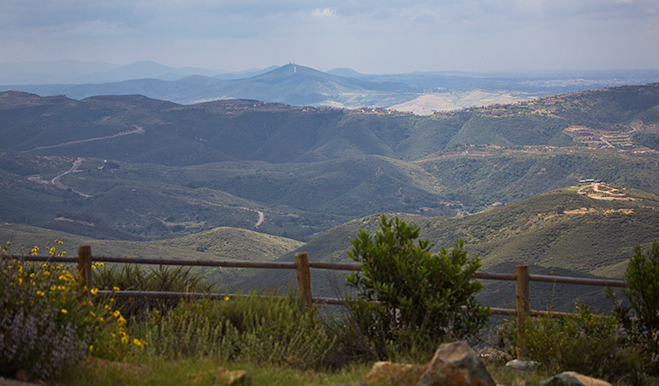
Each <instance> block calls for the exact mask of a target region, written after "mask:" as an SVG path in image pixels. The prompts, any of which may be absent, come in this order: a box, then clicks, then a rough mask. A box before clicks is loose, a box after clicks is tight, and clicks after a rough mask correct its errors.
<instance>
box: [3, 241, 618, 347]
mask: <svg viewBox="0 0 659 386" xmlns="http://www.w3.org/2000/svg"><path fill="white" fill-rule="evenodd" d="M8 257H10V258H14V259H18V260H25V261H39V262H46V261H48V262H53V263H77V266H78V271H79V273H80V275H79V276H78V277H79V287H80V292H81V295H87V294H88V293H89V291H90V290H91V289H92V288H93V278H92V262H103V263H125V264H146V265H149V264H151V265H176V266H188V267H227V268H264V269H295V270H296V274H297V283H298V293H299V297H300V299H301V300H302V301H303V302H304V304H305V305H306V306H308V307H311V306H312V305H313V303H316V304H331V305H345V300H343V299H337V298H323V297H313V293H312V290H311V268H314V269H329V270H335V271H355V272H357V271H361V266H360V265H359V264H354V263H353V264H350V263H325V262H309V259H308V255H307V253H305V252H303V253H296V254H295V262H294V263H293V262H291V263H280V262H254V261H237V260H196V259H157V258H155V259H154V258H141V257H139V258H131V257H114V256H94V255H92V252H91V246H89V245H81V246H79V247H78V257H64V256H53V257H51V256H16V255H13V256H8ZM473 277H474V279H480V280H503V281H514V282H515V294H516V308H515V309H508V308H490V312H491V313H492V314H495V315H507V316H511V317H512V316H516V318H517V326H518V328H517V333H518V339H519V342H522V343H521V344H520V346H519V347H518V348H517V357H518V358H519V359H523V358H524V357H525V355H524V345H523V342H524V329H523V328H521V326H522V325H523V324H524V322H525V320H526V319H527V318H528V317H531V316H570V315H572V314H568V313H562V312H550V311H538V310H531V308H530V298H531V297H530V287H529V282H531V281H537V282H544V283H563V284H576V285H589V286H599V287H616V288H627V283H625V282H624V281H622V280H610V279H585V278H577V277H565V276H549V275H531V274H530V273H529V267H528V265H517V266H516V267H515V273H514V274H510V273H490V272H476V273H475V274H474V276H473ZM97 294H98V295H100V296H112V297H141V298H159V299H164V298H169V299H172V298H177V299H224V298H226V297H227V296H228V297H229V298H234V297H236V296H239V295H222V294H219V293H188V292H156V291H126V290H124V291H107V290H99V291H98V292H97ZM245 296H247V295H245Z"/></svg>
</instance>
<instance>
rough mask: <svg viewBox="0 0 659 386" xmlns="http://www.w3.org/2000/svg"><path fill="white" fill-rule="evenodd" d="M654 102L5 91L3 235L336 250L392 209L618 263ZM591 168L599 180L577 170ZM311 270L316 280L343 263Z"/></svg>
mask: <svg viewBox="0 0 659 386" xmlns="http://www.w3.org/2000/svg"><path fill="white" fill-rule="evenodd" d="M658 106H659V84H648V85H644V86H623V87H616V88H610V89H601V90H591V91H581V92H578V93H572V94H560V95H556V96H552V97H542V98H538V99H535V100H531V101H522V102H518V103H512V104H501V105H492V106H487V107H469V108H466V109H463V110H456V111H451V112H438V113H434V114H430V115H425V116H419V115H414V114H410V113H408V112H401V111H396V110H390V109H382V108H367V107H363V108H359V109H354V110H350V109H338V108H330V107H311V106H305V107H300V106H294V105H287V104H283V103H274V102H270V103H265V102H260V101H257V100H240V99H232V100H220V101H213V102H207V103H199V104H192V105H181V104H177V103H173V102H169V101H162V100H155V99H150V98H147V97H144V96H140V95H124V96H120V95H114V96H93V97H90V98H86V99H82V100H79V101H78V100H74V99H69V98H67V97H64V96H53V97H40V96H38V95H35V94H29V93H25V92H18V91H7V92H3V93H0V194H2V196H3V200H0V220H2V222H3V223H4V224H5V225H3V226H2V227H1V229H0V237H1V238H4V239H7V240H12V241H13V245H15V246H16V248H20V247H29V248H31V246H33V244H35V243H46V242H48V240H54V239H55V238H57V239H59V240H62V239H64V240H66V243H67V244H66V245H65V247H66V248H67V249H69V250H74V249H75V247H76V246H77V245H79V244H81V243H89V244H92V245H93V246H94V251H95V252H94V253H99V254H108V255H131V256H145V255H146V256H163V257H167V256H177V255H180V254H181V253H182V252H183V253H185V254H186V255H190V256H192V257H198V258H205V259H216V258H221V259H257V260H260V259H265V260H278V261H291V259H292V256H293V253H295V251H306V252H309V254H310V256H312V259H313V260H315V261H346V258H347V255H346V253H345V252H346V250H347V249H348V248H349V247H350V244H349V240H350V238H352V237H354V236H355V235H356V234H357V232H358V230H359V229H360V228H366V229H375V226H376V224H377V221H376V218H377V215H378V214H379V213H389V214H390V215H392V214H394V213H395V214H396V215H398V216H401V217H403V218H404V219H406V220H409V221H412V222H414V223H415V224H417V225H419V226H421V227H422V237H424V238H429V239H430V240H432V242H433V243H434V244H435V245H436V246H437V248H439V247H450V246H451V245H453V243H455V241H456V240H457V239H459V238H460V239H463V240H464V241H465V244H466V246H467V247H468V251H469V253H470V254H473V255H479V256H481V257H482V258H483V268H484V269H487V270H492V271H495V272H506V271H507V270H509V269H510V267H511V266H513V265H514V264H515V263H516V262H520V261H523V262H526V263H529V264H531V265H532V266H533V267H534V269H537V270H538V272H537V273H543V272H545V271H547V272H549V271H552V270H554V271H561V272H563V273H564V274H566V275H582V276H583V275H590V276H599V277H612V278H619V277H620V275H621V272H622V270H623V269H624V263H625V261H626V259H627V258H628V257H629V254H630V253H631V251H632V249H633V246H634V245H636V244H641V245H647V244H648V243H650V242H651V241H652V240H653V239H655V238H656V237H657V234H659V229H657V226H659V218H657V209H656V208H657V195H659V158H658V157H659V132H658V131H657V127H659V114H658V113H657V111H659V110H658ZM588 179H593V180H598V181H601V184H600V185H592V186H591V185H590V184H586V185H579V181H580V180H588ZM614 195H624V197H623V196H619V197H617V199H602V196H606V197H604V198H607V197H609V198H616V196H614ZM623 198H624V199H623ZM220 245H222V247H220ZM251 248H253V249H251ZM225 271H226V272H222V273H220V272H217V271H213V272H210V273H209V275H211V276H212V277H213V280H215V281H217V282H218V283H221V284H222V285H223V286H227V287H232V288H251V287H254V286H257V285H262V286H273V287H282V286H285V285H286V283H287V280H288V279H290V278H288V277H287V276H286V274H282V275H274V276H272V275H271V276H268V275H267V274H257V273H250V272H242V271H232V270H225ZM263 275H265V276H263ZM321 275H322V274H321ZM318 280H320V281H318ZM318 280H317V279H314V282H318V283H320V284H318V291H317V292H318V293H319V294H321V295H322V294H326V295H330V296H331V295H332V294H331V291H332V286H333V285H334V284H332V280H334V281H336V280H340V279H328V278H324V279H323V278H320V279H318ZM501 291H507V289H504V288H503V287H502V288H501ZM572 295H575V294H572ZM572 295H570V296H572ZM576 295H578V294H576ZM576 295H575V296H576ZM600 295H601V294H600ZM600 295H597V296H595V295H593V296H595V297H598V296H600ZM566 296H567V295H566ZM490 300H491V301H494V300H493V299H490Z"/></svg>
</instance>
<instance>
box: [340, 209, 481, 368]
mask: <svg viewBox="0 0 659 386" xmlns="http://www.w3.org/2000/svg"><path fill="white" fill-rule="evenodd" d="M418 237H419V228H418V227H417V226H414V225H408V224H406V223H405V222H404V221H401V220H400V219H398V218H397V217H396V218H394V219H393V220H388V219H387V218H386V216H385V215H384V214H383V215H381V217H380V231H379V232H376V234H375V235H374V236H371V234H370V233H369V232H366V231H364V230H361V231H360V233H359V235H358V236H357V237H356V238H354V239H352V240H351V242H352V245H353V249H352V250H351V251H349V252H348V255H349V256H350V257H351V258H352V259H353V260H354V261H356V262H359V263H361V265H362V271H361V272H359V273H354V274H352V275H351V276H349V277H348V278H347V283H348V286H350V287H352V288H355V289H356V290H357V294H358V296H359V298H358V299H349V302H348V309H349V311H350V315H351V319H352V321H353V323H354V324H355V325H356V326H357V330H358V331H359V332H361V333H362V334H363V335H364V336H365V337H366V338H367V339H369V341H370V343H371V344H372V347H373V348H374V350H375V351H376V354H377V356H378V357H379V358H381V359H385V358H390V357H391V356H392V355H396V354H400V353H402V352H411V350H419V351H420V352H421V353H424V352H426V353H427V352H430V353H432V352H434V350H435V349H436V348H437V346H438V345H439V343H441V342H442V341H444V340H446V339H448V338H451V339H455V338H466V337H470V336H473V335H475V334H477V333H478V332H479V330H480V329H481V328H482V327H484V326H485V324H486V322H487V319H488V315H489V310H488V309H483V308H481V307H480V304H479V303H478V301H477V300H476V298H475V294H476V293H477V292H478V291H480V289H481V288H482V285H481V284H480V283H479V282H477V281H474V280H472V277H473V275H474V273H475V272H476V270H477V269H478V268H479V267H480V259H479V258H475V259H468V258H467V253H466V252H464V251H463V249H462V248H463V243H462V240H460V241H458V242H457V243H456V245H455V246H454V247H453V249H451V250H447V249H446V248H442V249H441V250H440V251H439V253H437V254H435V255H433V254H431V253H430V248H431V247H432V246H431V245H430V242H429V241H428V240H423V241H418V242H417V243H415V240H417V239H418Z"/></svg>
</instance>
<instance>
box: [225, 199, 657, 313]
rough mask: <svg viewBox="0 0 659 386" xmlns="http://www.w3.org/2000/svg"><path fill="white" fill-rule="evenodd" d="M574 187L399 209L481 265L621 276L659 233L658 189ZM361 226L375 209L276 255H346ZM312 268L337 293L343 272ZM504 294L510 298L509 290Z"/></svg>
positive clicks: (264, 279)
mask: <svg viewBox="0 0 659 386" xmlns="http://www.w3.org/2000/svg"><path fill="white" fill-rule="evenodd" d="M586 188H587V186H586ZM579 189H580V187H578V186H575V187H570V188H564V189H559V190H555V191H551V192H548V193H545V194H541V195H538V196H535V197H532V198H529V199H526V200H521V201H518V202H514V203H511V204H508V205H505V206H502V207H499V208H495V209H491V210H488V211H484V212H481V213H477V214H474V215H469V216H465V217H423V216H415V215H409V214H400V213H399V214H396V215H398V216H399V217H401V218H402V219H404V220H405V221H408V222H412V223H414V224H416V225H418V226H419V227H420V228H421V235H420V238H421V239H428V240H430V241H431V242H432V243H434V245H435V246H434V249H433V250H434V251H436V250H437V249H439V248H441V247H451V246H452V245H453V244H454V243H455V242H456V240H458V239H463V240H464V242H465V247H466V250H467V251H468V253H469V254H470V255H471V256H480V257H481V258H482V264H483V268H482V270H483V271H486V272H505V273H513V272H514V265H515V264H529V265H530V266H531V267H532V268H533V270H532V272H531V273H536V274H549V273H550V272H552V271H554V273H555V274H557V275H564V276H585V277H595V276H599V277H609V278H621V277H622V276H623V275H624V268H625V262H626V261H627V260H628V259H629V257H631V256H632V254H633V248H634V246H635V245H637V244H641V245H643V246H647V245H648V244H650V243H651V242H652V241H653V240H655V239H657V237H658V236H657V235H659V196H657V195H655V194H651V193H645V192H643V191H639V190H634V189H625V188H619V189H618V190H619V192H620V193H623V194H626V195H627V197H626V199H624V200H613V199H600V198H593V197H596V196H598V195H601V194H602V193H598V194H595V195H591V196H592V197H591V196H586V195H582V194H579V193H578V190H579ZM611 189H613V188H611ZM393 215H394V214H390V216H393ZM359 229H368V230H370V231H371V232H374V231H376V230H377V229H378V216H377V215H372V216H368V217H365V218H362V219H360V220H355V221H351V222H349V223H347V224H344V225H341V226H339V227H336V228H333V229H331V230H329V231H327V232H324V233H323V234H321V235H318V236H317V237H315V238H314V239H313V240H311V241H310V242H309V243H307V244H306V245H304V246H302V247H300V248H299V249H297V250H296V251H293V252H291V253H289V254H287V255H285V256H283V257H282V258H281V259H279V260H280V261H293V255H294V253H295V252H299V251H304V252H307V253H308V254H309V259H310V261H332V262H349V261H350V259H349V258H348V256H347V254H346V251H347V250H349V249H350V248H351V245H350V241H349V240H350V239H351V238H354V237H355V236H356V235H357V234H358V232H359ZM312 275H313V279H312V281H313V283H314V284H313V285H314V287H313V288H314V293H316V294H318V295H319V296H320V295H325V296H336V294H337V293H338V294H340V293H341V291H342V284H343V283H344V279H343V276H342V274H340V273H332V272H329V271H323V270H314V272H312ZM294 280H295V278H294V273H288V272H281V273H279V274H278V275H276V276H275V275H272V274H270V275H265V274H253V277H251V278H248V279H246V280H245V281H244V282H242V283H238V284H236V285H235V286H234V288H250V287H253V286H256V285H257V283H258V286H270V287H283V286H286V285H287V284H290V283H294ZM485 284H486V286H487V288H489V286H494V287H492V288H490V291H489V292H492V291H494V290H496V289H501V290H502V291H504V289H505V291H510V288H508V287H506V285H505V284H504V283H497V282H486V283H485ZM506 288H507V289H506ZM533 288H538V291H540V293H544V294H545V295H551V294H552V292H553V291H554V289H552V287H551V286H549V287H547V286H545V285H542V284H537V283H536V284H533ZM560 288H563V290H564V291H567V292H565V293H562V294H560V296H562V297H559V298H557V301H558V300H559V299H563V300H561V304H562V305H563V306H565V302H564V300H565V299H568V298H570V299H574V298H575V297H576V296H577V295H580V294H584V296H585V294H588V297H589V298H591V297H592V298H593V299H596V300H597V303H596V304H598V305H601V304H602V299H603V290H602V289H601V288H599V289H598V288H594V289H593V288H588V287H586V288H584V287H581V288H580V287H576V288H574V287H573V286H572V287H569V288H568V287H565V288H564V287H560ZM563 290H562V291H563ZM593 291H594V292H593ZM486 292H488V291H484V294H485V293H486ZM591 292H592V293H591ZM483 296H485V295H483ZM488 296H489V295H488ZM493 296H495V295H493ZM550 298H551V297H550ZM583 298H584V297H582V299H583ZM485 299H489V300H488V302H494V301H495V300H497V299H496V298H495V297H487V296H485ZM506 299H512V300H514V296H513V297H512V298H510V297H506ZM545 299H547V297H546V296H545ZM512 300H511V301H512ZM497 306H501V305H500V304H499V305H497Z"/></svg>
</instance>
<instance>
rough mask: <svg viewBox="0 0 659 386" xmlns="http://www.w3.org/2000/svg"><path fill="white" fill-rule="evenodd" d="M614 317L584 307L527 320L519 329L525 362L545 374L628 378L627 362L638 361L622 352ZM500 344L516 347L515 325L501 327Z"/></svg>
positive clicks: (631, 355)
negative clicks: (570, 312) (578, 374)
mask: <svg viewBox="0 0 659 386" xmlns="http://www.w3.org/2000/svg"><path fill="white" fill-rule="evenodd" d="M618 326H619V324H618V319H617V318H616V317H615V316H605V315H595V314H593V313H591V312H590V310H589V309H588V307H587V306H585V305H582V306H580V307H577V308H576V310H575V312H574V313H573V314H572V316H542V317H536V318H528V319H527V320H526V322H525V324H524V326H523V328H524V342H523V345H524V347H525V348H526V350H525V353H526V356H527V359H529V360H533V361H536V362H538V363H540V364H541V365H542V366H543V367H544V368H545V369H546V370H548V371H549V372H554V373H558V372H562V371H576V372H579V373H581V374H584V375H588V376H592V377H596V378H602V379H606V380H617V379H620V378H622V377H625V376H629V373H630V363H631V362H634V361H636V360H637V359H638V355H637V353H636V352H635V351H634V350H626V349H624V347H623V346H624V345H623V339H622V337H621V336H620V335H619V334H618ZM500 339H501V340H500V345H501V346H505V345H509V347H517V346H518V345H519V344H521V343H522V342H519V341H518V336H517V326H516V324H515V323H509V324H505V325H504V326H503V328H502V330H501V331H500Z"/></svg>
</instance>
